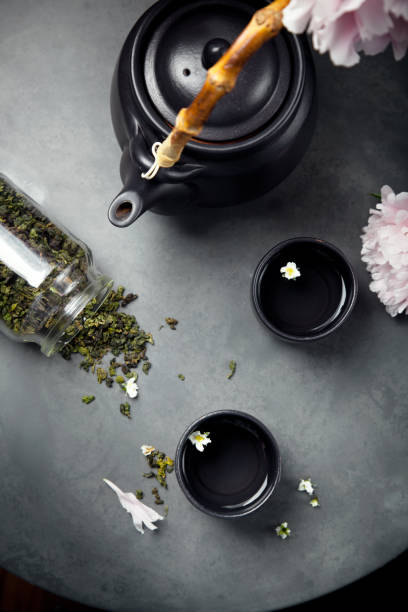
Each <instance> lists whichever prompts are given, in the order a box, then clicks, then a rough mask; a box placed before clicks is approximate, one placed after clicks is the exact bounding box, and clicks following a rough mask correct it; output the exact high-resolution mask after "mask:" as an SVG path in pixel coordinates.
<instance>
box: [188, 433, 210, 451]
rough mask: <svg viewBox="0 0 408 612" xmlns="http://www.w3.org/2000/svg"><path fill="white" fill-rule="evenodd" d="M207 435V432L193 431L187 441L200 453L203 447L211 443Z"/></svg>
mask: <svg viewBox="0 0 408 612" xmlns="http://www.w3.org/2000/svg"><path fill="white" fill-rule="evenodd" d="M209 434H210V432H209V431H206V432H205V433H201V431H193V433H192V434H190V435H189V436H188V439H189V440H190V442H191V443H192V444H194V446H195V447H196V449H197V450H199V451H200V452H201V453H202V452H203V450H204V446H206V445H207V444H209V443H210V442H211V440H210V438H209V437H208V436H209Z"/></svg>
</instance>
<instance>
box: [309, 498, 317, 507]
mask: <svg viewBox="0 0 408 612" xmlns="http://www.w3.org/2000/svg"><path fill="white" fill-rule="evenodd" d="M309 504H310V505H311V506H312V508H317V507H320V504H319V499H318V498H317V497H314V498H313V499H311V500H310V502H309Z"/></svg>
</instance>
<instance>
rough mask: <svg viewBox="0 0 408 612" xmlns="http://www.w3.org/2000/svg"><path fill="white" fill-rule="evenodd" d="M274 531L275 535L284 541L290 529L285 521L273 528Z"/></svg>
mask: <svg viewBox="0 0 408 612" xmlns="http://www.w3.org/2000/svg"><path fill="white" fill-rule="evenodd" d="M275 531H276V533H277V535H278V536H280V537H281V538H282V540H286V538H287V537H288V536H290V534H291V529H289V527H288V524H287V522H286V521H285V522H284V523H281V524H280V525H278V526H277V527H275Z"/></svg>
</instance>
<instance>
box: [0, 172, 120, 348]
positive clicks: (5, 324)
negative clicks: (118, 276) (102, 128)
mask: <svg viewBox="0 0 408 612" xmlns="http://www.w3.org/2000/svg"><path fill="white" fill-rule="evenodd" d="M111 286H112V281H111V280H110V279H109V278H107V277H106V276H103V275H101V274H100V273H99V272H98V271H97V270H96V268H95V266H94V264H93V259H92V254H91V251H90V250H89V249H88V247H87V246H86V245H85V244H84V243H82V242H81V241H79V240H78V239H77V238H75V237H74V236H72V235H71V234H70V233H69V232H68V231H67V230H66V229H65V228H63V227H62V226H60V225H58V224H56V223H55V222H54V221H52V220H51V219H50V218H49V217H48V216H46V214H45V213H44V212H43V211H41V209H40V208H39V206H38V205H37V204H36V203H35V202H34V201H33V200H32V199H31V198H30V197H29V196H27V195H26V194H24V193H22V192H21V191H19V190H18V188H17V187H16V186H15V185H13V183H12V182H11V181H10V180H9V179H7V178H6V177H5V176H3V175H1V174H0V329H1V330H2V331H3V332H4V333H6V334H7V335H8V336H9V337H10V338H12V339H14V340H18V341H22V342H35V343H37V344H39V345H40V347H41V350H42V352H43V353H44V354H45V355H47V356H50V355H52V354H53V353H55V352H57V351H59V350H61V349H62V347H63V346H64V345H65V344H66V343H67V342H69V341H70V340H71V339H72V338H73V337H74V335H75V333H76V326H75V325H73V322H74V321H75V319H76V318H77V317H79V315H80V314H81V313H82V311H83V310H84V309H85V308H86V306H87V305H89V304H92V308H93V309H94V310H97V309H98V307H99V306H100V305H101V304H102V302H103V301H104V299H105V298H106V297H107V295H108V293H109V290H110V288H111Z"/></svg>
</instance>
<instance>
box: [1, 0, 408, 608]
mask: <svg viewBox="0 0 408 612" xmlns="http://www.w3.org/2000/svg"><path fill="white" fill-rule="evenodd" d="M149 4H150V2H149V1H143V2H136V1H135V0H132V1H131V0H121V1H117V0H83V1H79V0H74V1H71V2H64V1H63V0H58V1H55V0H13V2H11V1H10V0H3V1H1V2H0V15H1V19H0V83H1V86H0V147H1V156H0V162H1V165H0V167H1V169H2V170H3V171H6V172H7V170H8V169H9V168H10V167H13V168H17V169H16V172H17V173H18V172H20V176H23V177H26V178H25V180H27V177H32V176H34V179H33V183H34V184H35V187H36V193H34V195H35V196H36V197H38V198H40V199H41V198H42V195H44V193H45V191H46V198H45V202H46V204H45V205H46V207H47V209H48V210H49V211H50V212H52V213H53V214H54V215H57V217H58V218H59V219H60V220H61V221H62V223H64V224H65V225H66V226H67V227H69V228H71V230H72V231H73V232H74V233H76V234H77V235H79V236H80V237H82V238H83V239H84V240H85V241H86V242H87V243H88V244H89V245H90V247H91V248H92V250H93V252H94V255H95V259H96V261H97V262H98V265H99V267H100V268H101V269H102V270H103V271H104V272H105V273H107V274H109V275H111V276H112V277H113V278H114V279H115V280H116V281H117V282H120V283H123V284H125V285H126V286H128V287H129V289H132V290H134V291H137V292H138V293H139V294H140V299H139V300H138V302H136V303H135V304H134V305H132V312H134V313H135V314H136V316H137V318H138V319H139V321H140V323H141V324H142V325H143V326H144V327H145V329H147V330H151V331H152V332H153V333H154V335H155V339H156V345H155V346H154V347H152V348H151V349H150V350H149V354H150V357H151V360H152V362H153V367H152V369H151V372H150V374H149V376H143V375H142V377H143V378H142V381H141V385H140V386H141V391H140V397H139V399H138V400H137V402H136V403H135V408H134V418H133V420H132V421H128V420H127V419H125V418H124V417H122V416H121V415H120V413H119V411H118V403H119V394H118V393H117V392H114V390H112V392H108V391H107V390H105V389H104V388H103V389H102V388H101V387H99V386H98V385H97V383H96V380H95V379H94V378H92V377H91V376H89V375H87V374H86V373H84V372H83V371H81V370H79V369H78V368H77V367H76V364H75V363H66V362H65V361H63V360H62V359H60V358H59V357H58V356H57V357H55V358H53V359H52V360H47V359H46V358H45V357H43V356H42V355H40V353H39V351H38V350H37V349H36V347H34V346H30V345H26V346H23V345H18V344H15V343H13V342H11V341H9V340H7V339H6V338H4V337H2V338H1V345H0V387H1V399H0V404H1V410H0V465H1V503H0V516H1V528H0V564H1V565H2V566H4V567H5V568H6V569H8V570H10V571H12V572H15V573H16V574H18V575H20V576H22V577H23V578H26V579H28V580H29V581H31V582H33V583H35V584H38V585H40V586H42V587H44V588H46V589H49V590H51V591H55V592H56V593H58V594H60V595H64V596H66V597H70V598H72V599H76V600H80V601H82V602H84V603H87V604H91V605H94V606H98V607H102V608H105V609H109V610H121V611H125V610H128V611H130V610H140V611H153V610H157V609H161V610H165V611H171V610H174V611H176V610H177V611H187V610H196V612H201V611H218V610H223V611H225V612H233V611H234V612H235V611H245V612H260V611H261V610H271V609H274V610H276V609H279V608H281V607H284V606H288V605H291V604H295V603H298V602H301V601H306V600H309V599H312V598H314V597H316V596H318V595H321V594H323V593H326V592H329V591H332V590H334V589H337V588H339V587H341V586H343V585H345V584H347V583H349V582H351V581H353V580H355V579H357V578H359V577H361V576H363V575H365V574H367V573H369V572H371V571H372V570H374V569H376V568H377V567H379V566H381V565H382V564H384V563H385V562H387V561H388V560H390V559H392V558H393V557H395V556H396V555H397V554H398V553H400V552H401V551H403V550H404V549H405V548H406V546H407V543H408V530H407V513H408V512H407V509H408V486H407V484H408V483H407V480H408V479H407V471H408V470H407V467H408V465H407V425H408V418H407V406H406V402H407V399H406V398H407V391H408V378H407V375H406V372H407V334H408V327H407V325H408V323H407V321H406V320H405V318H404V317H402V318H400V319H398V320H393V319H391V318H390V317H389V316H388V315H387V314H386V313H385V311H384V309H383V307H382V306H381V304H380V303H379V302H378V300H377V298H376V296H375V295H373V294H371V293H370V292H369V289H368V281H369V279H368V275H367V273H366V271H365V269H364V266H363V265H362V263H361V262H360V257H359V252H360V232H361V228H362V226H363V225H364V224H365V222H366V220H367V216H368V209H369V207H370V206H371V205H372V204H373V200H372V199H371V198H370V197H369V196H368V195H367V194H368V192H370V191H377V190H378V189H379V188H380V187H381V185H382V184H384V183H389V184H390V185H391V186H392V187H393V188H394V189H395V190H396V191H402V190H404V189H405V190H406V189H408V173H407V157H408V139H407V133H408V103H407V99H408V98H407V94H408V83H407V72H408V71H407V68H408V63H407V60H405V61H403V62H401V63H398V64H397V63H395V62H394V61H393V59H392V56H391V53H390V52H387V53H385V54H384V55H382V56H379V57H376V58H366V59H364V60H363V61H362V62H361V63H360V65H359V66H357V67H355V68H353V69H349V70H347V69H340V68H334V67H333V66H332V65H331V64H330V62H329V60H328V59H327V58H326V57H320V56H317V55H316V66H317V73H318V81H319V87H320V114H319V121H318V126H317V131H316V134H315V137H314V140H313V142H312V145H311V147H310V149H309V151H308V153H307V155H306V157H305V158H304V160H303V162H302V163H301V165H300V166H299V167H298V168H297V170H296V171H295V172H293V174H292V175H291V176H290V177H289V178H288V179H287V180H286V181H285V182H284V183H283V184H282V185H281V186H280V187H279V188H278V189H276V191H275V192H274V193H273V194H272V195H270V196H268V197H267V198H264V199H263V200H261V201H257V202H254V203H251V204H250V205H246V206H239V207H236V208H231V209H225V210H220V211H216V212H209V211H204V210H200V211H197V212H196V213H195V214H193V215H185V216H180V217H163V216H157V215H154V214H151V213H148V214H146V215H145V216H144V217H142V218H141V219H140V220H139V221H138V222H137V223H136V224H135V225H134V226H133V227H130V228H128V229H125V230H119V229H116V228H113V227H112V226H110V225H109V223H108V221H107V217H106V210H107V205H108V202H109V201H110V200H111V198H112V197H113V196H114V195H115V194H116V193H117V192H118V190H119V188H120V179H119V173H118V166H119V157H120V152H119V149H118V146H117V144H116V142H115V138H114V135H113V131H112V127H111V122H110V112H109V88H110V79H111V75H112V70H113V67H114V64H115V61H116V58H117V56H118V54H119V51H120V48H121V46H122V43H123V41H124V38H125V36H126V34H127V32H128V31H129V29H130V27H131V25H132V24H133V22H134V21H135V20H136V18H137V17H138V16H139V14H140V13H141V12H142V11H143V10H144V9H145V8H147V6H149ZM30 173H31V174H30ZM31 187H33V184H32V185H31ZM293 235H316V236H320V237H323V238H326V239H328V240H330V241H332V242H334V243H335V244H337V245H339V246H340V247H341V248H342V249H344V251H345V252H346V253H347V255H348V256H349V257H350V259H351V261H352V263H353V264H354V266H355V269H356V272H357V275H358V277H359V282H360V296H359V300H358V304H357V307H356V309H355V311H354V314H353V316H352V317H351V319H350V320H349V322H348V323H347V324H346V325H345V326H344V328H342V329H341V330H340V331H339V332H338V333H337V334H335V335H333V336H332V337H330V338H328V339H326V340H325V341H324V342H322V343H320V344H314V345H310V346H306V347H303V346H292V345H287V344H283V343H281V342H280V341H279V340H277V339H276V338H275V337H272V336H271V335H269V334H268V333H267V332H266V330H265V329H264V328H263V327H262V326H261V324H260V323H259V322H258V321H257V320H256V318H255V317H254V314H253V312H252V310H251V305H250V300H249V286H250V280H251V274H252V272H253V270H254V268H255V266H256V264H257V262H258V260H259V259H260V257H261V256H262V255H263V254H264V253H265V252H266V251H267V250H268V249H269V248H270V247H271V246H272V245H273V244H274V243H276V242H277V241H279V240H281V239H284V238H286V237H288V236H293ZM169 315H172V316H175V317H176V318H178V319H179V321H180V323H179V326H178V329H177V331H171V330H170V329H167V328H166V329H162V330H161V331H160V332H159V331H158V328H159V325H160V324H161V323H162V322H163V318H164V317H165V316H169ZM230 359H235V360H236V361H237V362H238V367H237V372H236V375H235V377H234V378H233V379H232V380H231V381H229V380H227V379H226V374H227V372H228V362H229V360H230ZM179 372H182V373H183V374H184V375H185V377H186V380H185V381H184V382H181V381H180V380H179V379H178V378H177V374H178V373H179ZM88 393H94V394H95V395H96V397H97V399H96V401H95V402H94V403H93V404H91V405H89V406H85V405H84V404H82V403H81V396H82V395H83V394H88ZM218 408H219V409H221V408H234V409H240V410H244V411H248V412H250V413H252V414H255V415H256V416H258V417H259V418H260V419H261V420H262V421H264V422H265V423H266V424H267V425H268V426H269V427H270V429H271V430H272V431H273V433H274V434H275V435H276V437H277V439H278V441H279V444H280V447H281V451H282V456H283V476H282V481H281V485H280V487H279V490H278V491H277V493H276V495H275V496H274V498H273V500H271V503H270V505H269V506H268V507H266V508H264V509H263V510H262V511H261V512H260V513H259V514H257V515H254V516H253V517H248V518H247V519H242V520H240V521H233V522H228V521H222V520H217V519H213V518H210V517H208V516H205V515H203V514H201V513H200V512H199V511H197V510H196V509H195V508H193V507H192V506H191V505H190V504H189V502H188V501H187V500H186V499H185V498H184V496H183V494H182V493H181V491H180V489H179V487H178V485H177V482H176V479H175V476H174V475H172V476H171V477H169V490H168V493H167V494H166V499H167V501H168V504H169V508H170V510H169V516H168V519H167V520H166V521H163V522H162V523H161V524H160V528H159V530H158V531H156V532H155V533H146V534H145V535H144V536H141V535H140V534H138V533H137V532H136V531H135V529H134V528H133V526H132V523H131V520H130V517H129V516H128V515H127V514H126V513H125V512H124V510H123V509H122V508H121V507H120V505H119V503H118V500H117V499H116V497H115V496H114V494H113V493H112V491H110V490H109V489H108V487H106V485H104V484H103V483H102V478H103V477H108V478H110V479H111V480H113V481H114V482H115V483H117V484H118V485H119V486H120V487H121V488H122V489H124V490H134V489H135V488H138V487H141V486H143V485H144V489H145V491H146V492H148V489H149V488H150V487H147V486H146V481H144V482H142V481H143V480H144V479H143V478H142V477H141V472H142V471H143V470H144V466H145V461H144V458H143V456H142V455H141V453H140V450H139V447H140V445H141V444H143V443H152V444H154V445H155V446H157V447H158V448H161V449H163V450H165V451H167V452H168V453H169V454H170V455H174V451H175V448H176V444H177V441H178V439H179V436H180V435H181V433H182V432H183V431H184V429H185V427H186V426H187V425H188V424H189V423H190V422H191V421H192V420H194V419H195V418H197V417H198V416H200V415H202V414H205V413H206V412H209V411H211V410H214V409H218ZM309 475H311V476H312V478H313V480H314V481H315V482H316V483H317V484H318V493H319V496H320V499H321V508H320V509H316V510H315V509H312V508H311V506H309V504H308V499H307V497H306V496H305V495H304V494H300V493H298V492H297V491H296V486H297V482H298V479H299V478H301V477H305V476H309ZM148 484H150V483H148ZM284 520H286V521H288V522H289V525H290V527H291V528H292V533H293V536H292V537H291V538H290V539H288V540H286V541H282V540H280V539H279V538H278V537H277V536H276V534H275V532H274V527H275V526H276V525H277V524H278V523H280V522H281V521H284Z"/></svg>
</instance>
